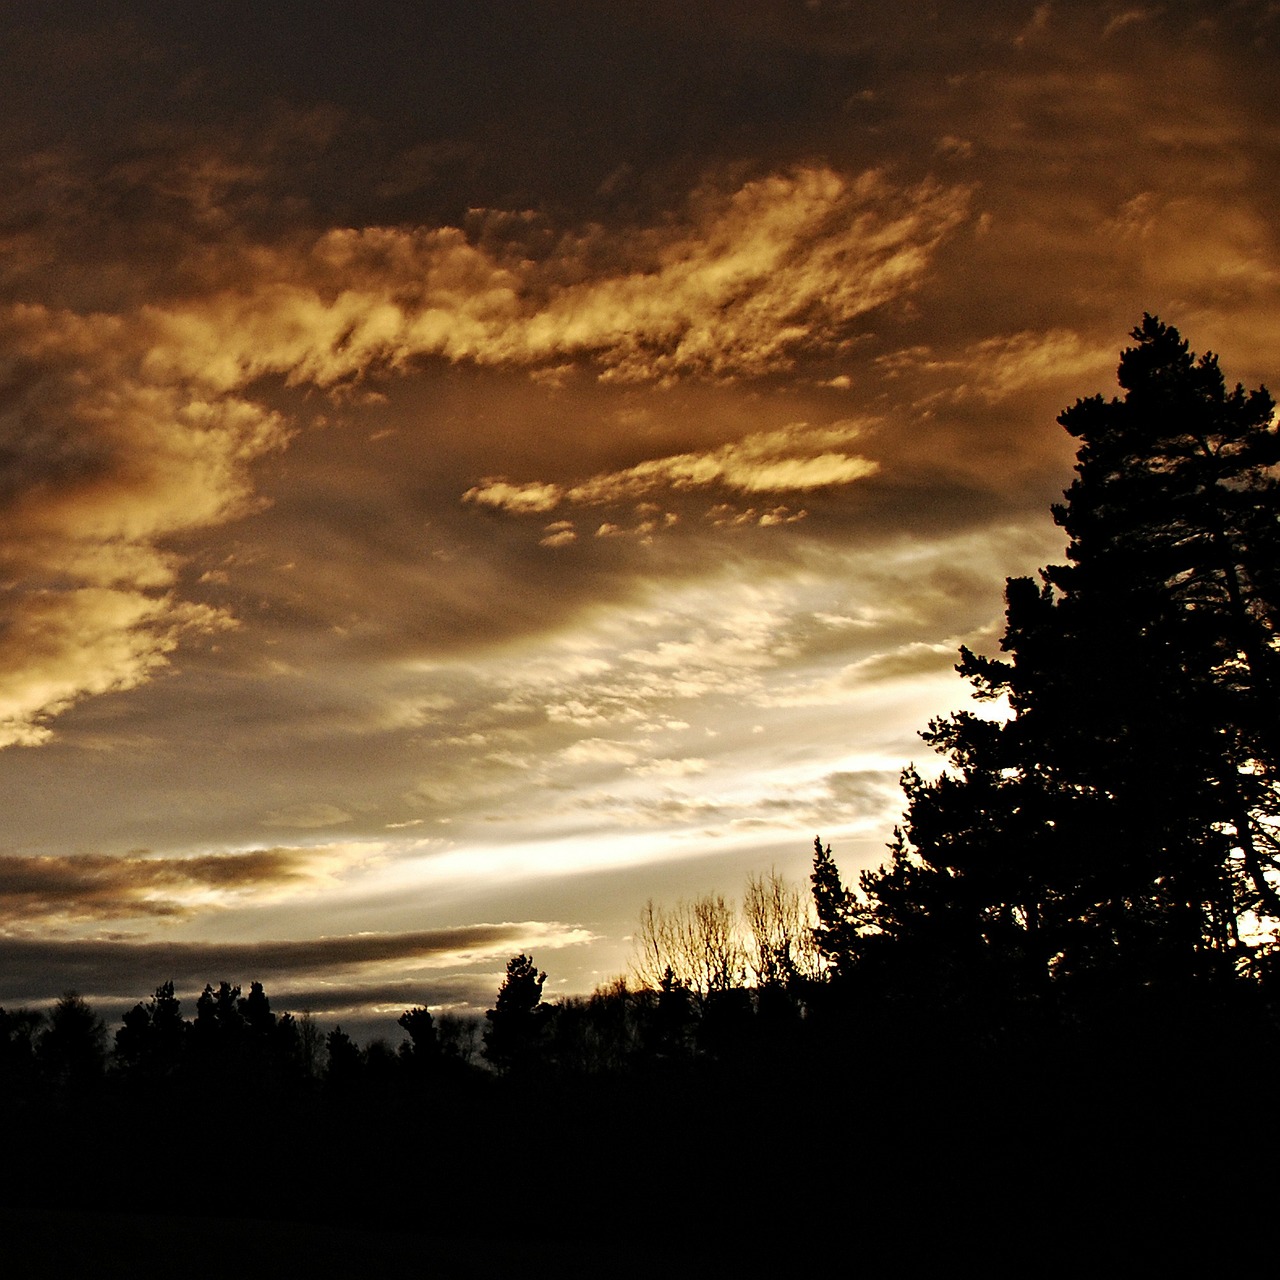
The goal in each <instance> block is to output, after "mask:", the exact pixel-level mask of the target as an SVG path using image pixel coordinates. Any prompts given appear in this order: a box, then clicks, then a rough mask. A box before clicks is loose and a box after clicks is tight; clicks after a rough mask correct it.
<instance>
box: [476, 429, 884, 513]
mask: <svg viewBox="0 0 1280 1280" xmlns="http://www.w3.org/2000/svg"><path fill="white" fill-rule="evenodd" d="M863 430H864V427H863V426H862V425H861V424H858V423H852V422H844V423H836V424H833V425H831V426H826V427H811V426H810V425H809V424H808V423H803V422H801V423H795V424H794V425H792V426H789V427H786V428H783V429H781V430H776V431H762V432H757V433H754V434H752V435H748V436H745V437H743V439H741V440H737V441H731V442H729V443H728V444H724V445H720V446H718V447H717V448H714V449H709V450H706V451H704V452H701V453H679V454H670V455H668V456H666V457H662V458H653V459H650V460H648V461H645V462H639V463H637V464H636V465H635V466H633V467H627V468H625V469H623V470H621V471H611V472H603V473H601V474H599V475H594V476H591V477H589V478H588V479H586V480H583V481H580V482H579V483H577V484H572V485H558V484H551V483H547V482H544V481H540V480H539V481H532V482H528V483H524V484H515V483H512V482H511V481H509V480H507V479H506V478H505V477H495V478H491V479H488V480H483V481H481V482H480V484H478V485H475V486H473V487H472V488H470V489H468V490H467V491H466V493H464V494H463V495H462V498H463V501H464V502H470V503H475V504H476V505H477V506H482V507H489V508H492V509H494V510H500V511H505V512H507V513H509V514H512V515H526V514H545V513H547V512H549V511H554V510H555V509H556V508H557V507H559V506H561V505H570V506H607V505H610V504H612V503H622V502H635V501H637V500H641V499H648V498H651V497H654V496H663V495H668V494H671V493H679V492H681V491H688V490H696V489H709V488H712V487H716V488H721V489H727V490H729V491H732V492H737V493H748V494H763V493H769V494H780V493H806V492H809V491H811V490H814V489H823V488H828V487H831V486H835V485H845V484H852V483H853V482H854V481H857V480H862V479H865V478H866V477H867V476H871V475H874V474H875V473H876V472H877V471H878V470H879V466H878V464H877V463H876V462H874V461H872V460H871V459H868V458H864V457H861V456H860V455H858V454H855V453H849V452H846V446H848V445H849V444H850V443H852V442H853V441H854V440H856V439H857V438H858V436H860V435H861V434H862V433H863ZM775 510H776V509H775ZM781 510H782V511H785V508H783V509H781ZM781 518H782V517H781V515H777V516H775V519H773V520H762V521H761V523H765V524H768V523H776V522H777V521H778V520H780V519H781ZM647 531H651V529H650V530H647ZM607 532H608V533H617V532H620V530H618V529H616V528H615V527H613V526H610V527H609V529H608V531H607Z"/></svg>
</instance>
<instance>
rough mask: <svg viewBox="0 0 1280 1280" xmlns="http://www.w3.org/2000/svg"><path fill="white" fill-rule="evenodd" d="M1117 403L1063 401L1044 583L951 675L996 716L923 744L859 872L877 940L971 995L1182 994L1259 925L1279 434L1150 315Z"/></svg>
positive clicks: (1259, 400)
mask: <svg viewBox="0 0 1280 1280" xmlns="http://www.w3.org/2000/svg"><path fill="white" fill-rule="evenodd" d="M1132 336H1133V338H1134V340H1135V342H1136V344H1137V345H1136V346H1134V347H1131V348H1129V349H1128V350H1126V351H1125V352H1124V353H1123V355H1122V357H1121V361H1120V369H1119V381H1120V385H1121V387H1122V389H1123V390H1124V392H1125V395H1124V398H1123V399H1119V400H1116V399H1113V400H1110V401H1104V400H1103V399H1102V398H1101V397H1094V398H1091V399H1088V400H1081V401H1078V402H1077V403H1076V404H1075V405H1074V406H1073V407H1072V408H1070V409H1068V410H1067V411H1066V412H1065V413H1063V414H1062V416H1061V417H1060V419H1059V421H1060V422H1061V424H1062V425H1063V426H1064V427H1066V429H1067V430H1068V431H1069V432H1070V433H1071V434H1072V435H1073V436H1075V437H1076V438H1077V439H1078V440H1079V441H1080V442H1081V444H1080V449H1079V453H1078V455H1077V465H1076V472H1077V475H1076V479H1075V482H1074V483H1073V484H1072V485H1071V487H1070V488H1069V489H1068V490H1067V491H1066V494H1065V498H1066V501H1065V503H1064V504H1062V505H1061V506H1058V507H1055V508H1054V518H1055V520H1056V521H1057V523H1058V524H1059V525H1060V526H1061V527H1062V528H1063V529H1064V530H1065V531H1066V532H1067V534H1068V536H1069V538H1070V543H1069V546H1068V549H1067V556H1068V560H1069V563H1068V564H1066V565H1057V566H1052V567H1050V568H1048V569H1046V570H1044V571H1043V574H1042V578H1043V581H1042V582H1041V583H1040V584H1037V583H1035V582H1032V581H1030V580H1027V579H1012V580H1010V581H1009V583H1008V584H1007V592H1006V600H1007V611H1006V628H1005V634H1004V638H1003V640H1002V642H1001V647H1002V649H1003V650H1004V652H1005V654H1006V655H1007V656H1006V657H1005V658H1003V659H991V658H983V657H979V656H977V655H975V654H973V653H970V652H969V651H968V650H962V652H961V662H960V664H959V666H958V668H957V669H958V670H959V671H960V672H961V674H963V675H965V676H966V677H968V678H969V679H970V680H971V681H972V683H973V684H974V686H975V689H976V691H977V695H978V697H979V698H987V699H996V698H1000V697H1002V696H1003V697H1006V698H1007V700H1008V704H1009V707H1010V709H1011V712H1012V714H1011V716H1010V718H1009V719H1007V720H1005V721H999V720H991V719H987V718H983V717H981V716H978V715H975V714H974V713H972V712H961V713H958V714H956V715H953V716H951V717H948V718H946V719H944V720H938V721H935V722H933V724H931V725H930V728H929V731H928V732H927V733H926V734H925V735H924V737H925V740H926V741H927V742H929V743H930V745H932V746H933V747H935V748H936V749H937V750H939V751H940V752H942V753H943V754H944V755H946V757H947V758H948V760H949V762H950V765H951V771H950V772H948V773H944V775H943V776H942V777H940V778H939V779H937V780H936V781H929V782H926V781H924V780H923V779H922V778H921V777H920V776H919V775H918V774H916V773H914V772H912V771H908V773H907V774H906V775H905V776H904V786H905V789H906V793H907V801H908V808H907V814H906V818H905V822H904V831H903V832H902V833H901V834H900V835H899V837H898V839H897V840H896V841H895V845H894V846H893V860H892V862H891V864H890V865H889V866H887V867H883V868H881V869H880V871H878V872H876V873H873V874H871V875H869V876H866V877H865V878H864V881H863V887H864V889H865V890H866V891H867V893H868V895H869V897H870V906H869V909H868V910H869V921H870V923H871V925H872V926H873V930H874V932H875V933H877V934H879V935H880V936H881V937H887V938H890V939H896V940H898V941H900V942H901V943H902V944H904V946H909V947H911V948H914V949H915V951H916V952H920V953H924V954H928V955H930V956H932V957H933V959H934V961H935V962H943V963H944V966H949V967H950V970H951V971H953V972H956V973H958V974H962V975H966V976H964V977H963V978H962V980H963V981H968V982H972V981H973V980H974V979H975V977H976V976H978V975H982V976H983V977H984V978H985V977H988V976H990V975H991V974H998V975H999V981H1000V982H1001V983H1002V984H1004V986H1005V988H1006V989H1007V990H1010V991H1013V992H1015V993H1028V992H1037V991H1042V990H1044V989H1045V987H1046V984H1048V983H1050V982H1054V981H1057V982H1062V981H1070V982H1076V983H1079V982H1089V981H1093V982H1097V981H1098V980H1104V981H1106V982H1107V983H1115V982H1117V981H1119V982H1127V983H1131V984H1134V985H1137V986H1140V987H1145V986H1150V985H1152V984H1153V983H1165V984H1168V983H1177V984H1183V985H1185V984H1186V983H1188V982H1191V983H1195V982H1203V981H1206V980H1211V979H1222V978H1225V977H1230V976H1231V975H1233V974H1235V973H1237V972H1239V971H1241V970H1242V969H1245V968H1247V967H1248V964H1249V962H1250V960H1251V958H1252V957H1253V955H1254V953H1255V948H1254V947H1252V946H1251V945H1250V933H1251V932H1252V933H1253V934H1254V935H1256V934H1257V933H1258V932H1259V930H1260V929H1264V931H1265V929H1267V928H1273V927H1274V924H1275V922H1276V919H1277V918H1278V917H1280V898H1278V897H1277V893H1276V889H1275V886H1274V883H1273V881H1272V879H1271V878H1270V877H1272V876H1274V875H1275V873H1276V871H1277V866H1278V863H1277V857H1276V855H1277V853H1278V852H1280V844H1278V843H1277V819H1278V817H1280V800H1278V795H1277V783H1278V781H1280V741H1278V734H1280V704H1278V702H1277V690H1278V689H1280V680H1278V677H1277V669H1276V668H1277V660H1278V657H1277V655H1278V653H1280V648H1278V644H1277V636H1278V633H1280V480H1277V478H1276V476H1275V474H1274V467H1275V464H1276V463H1277V461H1278V460H1280V435H1278V433H1277V429H1276V425H1275V424H1274V422H1273V421H1272V416H1273V408H1274V406H1273V402H1272V400H1271V398H1270V396H1269V395H1268V394H1267V392H1266V391H1265V390H1258V391H1253V392H1245V391H1244V390H1243V389H1242V388H1241V387H1239V386H1237V387H1236V388H1235V389H1234V390H1231V391H1228V390H1227V388H1226V386H1225V383H1224V381H1223V378H1222V375H1221V373H1220V371H1219V369H1218V364H1217V360H1216V358H1215V357H1213V356H1211V355H1206V356H1204V357H1201V358H1199V359H1197V358H1196V357H1195V356H1193V355H1192V354H1191V353H1190V352H1189V351H1188V348H1187V344H1186V343H1185V342H1184V341H1183V340H1182V339H1181V337H1180V336H1179V334H1178V333H1177V331H1176V330H1175V329H1172V328H1169V327H1168V326H1165V325H1163V324H1161V323H1160V322H1159V321H1158V320H1156V319H1154V318H1153V317H1151V316H1147V317H1144V320H1143V323H1142V325H1141V326H1139V327H1138V328H1137V329H1135V330H1134V331H1133V334H1132Z"/></svg>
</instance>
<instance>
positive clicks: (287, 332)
mask: <svg viewBox="0 0 1280 1280" xmlns="http://www.w3.org/2000/svg"><path fill="white" fill-rule="evenodd" d="M1278 51H1280V9H1277V6H1275V5H1274V4H1270V3H1263V2H1257V3H1253V2H1250V0H1241V2H1239V3H1223V2H1221V0H1218V2H1216V3H1195V2H1194V0H1188V2H1186V3H1178V2H1173V0H1171V2H1169V3H1165V4H1148V5H1137V6H1131V5H1126V4H1123V3H1118V4H1106V3H1104V4H1093V3H1079V4H1067V3H1061V2H1060V3H1043V4H1035V3H1014V2H1013V0H1007V2H1004V3H1001V2H998V0H997V2H995V3H993V2H991V0H984V2H983V3H981V4H979V3H967V2H964V0H961V2H957V3H950V4H938V5H925V4H921V5H902V4H900V3H888V2H887V0H863V2H861V3H853V2H852V0H850V2H837V0H733V2H732V3H728V2H724V3H719V2H713V0H703V2H701V3H698V2H696V0H680V2H679V3H675V2H671V3H667V2H665V0H652V2H645V0H611V2H608V3H605V2H602V0H592V2H590V3H588V2H586V0H544V2H534V0H527V2H522V0H505V2H503V3H491V2H489V0H467V2H466V3H461V2H455V0H437V2H434V3H410V2H409V0H362V2H361V3H359V4H352V3H337V2H335V3H333V4H330V5H325V6H317V5H314V4H303V3H287V2H282V3H273V4H271V5H253V4H249V3H228V2H225V0H223V2H212V3H202V4H199V5H194V4H192V5H174V4H172V3H163V4H162V3H147V4H144V3H124V4H119V5H98V4H90V3H85V2H77V0H70V2H68V3H64V4H59V5H56V6H54V5H47V4H35V3H31V4H23V3H15V4H9V5H6V6H5V7H4V12H3V15H0V166H2V167H3V171H4V172H3V182H0V389H2V390H0V592H2V593H3V596H2V603H0V610H2V612H0V812H3V814H4V818H5V821H4V825H3V830H2V831H0V1004H3V1005H6V1006H9V1007H12V1006H15V1005H22V1004H27V1005H34V1006H40V1005H44V1004H47V1003H48V1002H50V1001H52V1000H53V999H55V998H56V997H57V996H58V995H59V994H60V993H61V992H63V991H65V990H67V989H75V990H77V991H79V992H80V993H81V994H83V995H84V996H85V997H86V998H88V999H89V1000H90V1002H91V1003H93V1004H94V1005H95V1007H96V1008H98V1009H99V1011H100V1012H101V1013H102V1014H103V1015H104V1016H105V1017H106V1018H107V1019H108V1021H109V1022H110V1021H114V1020H115V1019H117V1018H118V1016H119V1014H120V1013H121V1012H122V1011H123V1010H124V1009H125V1008H128V1007H129V1006H130V1005H132V1004H133V1003H134V1002H135V1001H138V1000H142V999H145V998H146V997H148V996H149V995H150V994H151V992H152V991H153V990H154V988H155V987H156V986H158V985H159V984H161V983H162V982H164V981H166V980H169V979H172V980H173V981H174V982H175V984H176V986H177V989H178V992H179V994H180V995H183V996H184V997H185V998H186V1000H187V1001H190V1000H191V999H192V998H193V997H194V996H195V994H196V993H198V991H199V990H200V989H201V988H202V987H203V986H204V984H205V983H206V982H212V983H214V984H215V985H216V984H217V983H218V982H219V981H221V980H228V981H231V982H233V983H239V984H242V985H243V986H244V987H245V988H246V989H247V987H248V984H249V982H251V981H261V982H263V984H264V986H265V988H266V990H267V993H268V995H269V996H270V997H271V999H272V1003H273V1007H275V1008H276V1009H277V1010H284V1009H292V1010H294V1011H295V1012H300V1011H302V1010H304V1009H307V1010H311V1011H312V1012H313V1013H314V1014H315V1015H316V1016H317V1017H318V1018H321V1019H323V1020H325V1021H328V1022H341V1023H342V1024H343V1025H344V1026H350V1027H353V1028H363V1029H364V1030H365V1031H366V1032H368V1033H370V1034H372V1033H373V1032H374V1031H377V1030H379V1029H381V1030H385V1032H386V1033H387V1034H389V1035H392V1036H393V1038H394V1036H395V1034H396V1033H395V1028H394V1019H395V1017H396V1016H398V1014H399V1013H400V1012H401V1011H402V1010H403V1009H405V1008H408V1007H411V1006H413V1005H418V1004H426V1005H428V1006H429V1007H431V1008H433V1009H435V1010H437V1011H448V1010H467V1009H473V1010H476V1009H483V1008H485V1007H486V1005H487V1004H490V1003H491V1002H492V996H493V993H494V992H495V991H496V989H497V986H498V983H499V981H500V979H501V975H502V972H503V968H504V965H505V961H506V959H507V958H508V957H509V956H511V955H514V954H516V953H518V952H526V953H529V954H531V955H532V956H533V957H534V959H535V961H536V962H537V964H538V965H539V967H540V968H543V969H545V970H546V971H547V973H548V975H549V977H548V980H547V986H546V994H547V995H548V996H563V995H571V994H581V993H585V992H589V991H591V990H592V989H593V988H594V987H595V986H596V985H598V984H600V983H603V982H606V981H608V980H609V979H610V978H612V977H613V976H615V975H617V974H622V973H624V972H626V970H627V966H628V962H629V958H630V956H631V941H630V938H631V934H632V933H633V932H634V930H635V928H636V925H637V922H638V918H639V913H640V910H641V908H642V907H643V905H644V903H645V902H646V901H647V900H650V899H652V900H654V901H655V902H656V903H658V904H666V905H668V906H671V905H674V904H675V903H676V902H678V901H680V900H688V899H691V898H692V897H694V896H696V895H699V894H704V893H709V892H719V893H723V894H725V896H726V897H729V898H737V897H740V895H741V893H742V891H743V888H744V886H745V883H746V881H747V878H748V877H749V876H752V875H762V874H764V873H767V872H768V871H769V870H771V869H776V870H778V871H779V872H781V873H782V874H784V875H786V876H788V877H789V878H791V879H792V880H793V881H795V882H796V883H797V884H803V883H804V882H805V878H806V877H807V874H808V870H809V863H810V858H811V854H812V845H813V839H814V837H815V835H819V834H820V835H821V836H822V838H823V839H824V841H826V840H829V841H830V842H831V843H832V846H833V849H834V851H835V854H836V858H837V861H838V862H839V864H840V866H841V868H842V870H843V872H844V874H845V877H846V879H847V880H849V881H850V882H852V881H854V880H856V877H857V873H858V871H859V869H861V868H866V867H872V866H876V865H878V864H879V863H880V862H881V861H883V859H884V858H885V856H886V855H885V844H886V842H887V841H888V840H889V838H890V837H891V835H892V830H893V826H894V823H895V821H896V820H898V819H899V818H900V816H901V813H902V808H903V799H902V794H901V791H900V789H899V787H898V776H899V773H900V771H901V769H902V768H903V766H905V765H907V764H908V763H910V762H912V761H914V762H915V763H917V764H918V765H920V766H921V767H922V768H924V769H932V768H936V767H937V762H935V761H933V760H931V758H930V753H929V751H928V749H927V748H926V747H925V746H924V744H922V743H921V742H920V740H919V737H918V734H919V731H920V730H921V729H923V728H924V727H925V726H926V725H927V723H928V721H929V720H930V718H932V717H934V716H938V715H944V714H946V713H947V712H949V711H951V710H954V709H956V708H958V707H960V706H963V705H965V704H966V700H967V688H966V686H965V684H964V682H963V681H961V680H960V678H959V677H958V676H957V675H956V674H955V672H954V670H953V667H954V663H955V661H956V659H957V649H958V648H959V646H960V645H962V644H967V645H969V646H971V647H973V648H975V649H978V650H979V651H983V652H988V653H992V652H995V651H997V649H998V642H999V636H1000V631H1001V627H1002V590H1003V585H1004V580H1005V578H1006V577H1008V576H1017V575H1023V574H1028V573H1033V572H1034V571H1035V570H1036V568H1037V566H1040V565H1044V564H1048V563H1052V562H1054V561H1055V560H1056V559H1060V558H1061V555H1062V547H1063V543H1064V539H1063V537H1062V535H1061V532H1060V531H1059V530H1058V529H1056V528H1055V527H1054V525H1053V522H1052V519H1051V517H1050V514H1049V506H1050V504H1051V503H1052V502H1053V501H1055V500H1057V499H1058V498H1059V497H1060V496H1061V491H1062V489H1063V488H1064V487H1065V486H1066V484H1067V483H1069V481H1070V477H1071V463H1072V456H1073V449H1072V442H1071V440H1070V439H1069V438H1068V437H1067V435H1066V433H1065V432H1064V431H1063V430H1062V429H1061V427H1059V426H1058V425H1057V424H1056V422H1055V419H1056V417H1057V415H1058V413H1060V412H1061V411H1062V410H1063V409H1064V408H1066V407H1067V406H1069V405H1070V404H1072V403H1073V402H1074V401H1075V400H1076V398H1077V397H1083V396H1088V395H1093V394H1099V393H1100V394H1104V395H1108V396H1110V395H1113V394H1115V393H1116V385H1115V366H1116V361H1117V358H1118V355H1119V352H1120V350H1121V348H1122V347H1123V346H1124V345H1125V344H1126V341H1127V335H1128V331H1129V330H1130V329H1131V328H1132V327H1133V326H1134V325H1135V324H1136V323H1138V322H1139V321H1140V319H1141V317H1142V315H1143V313H1144V312H1151V313H1154V314H1156V315H1158V316H1159V317H1160V318H1161V319H1162V320H1164V321H1165V322H1166V323H1170V324H1174V325H1176V326H1177V327H1178V328H1179V329H1180V330H1181V332H1182V333H1183V336H1184V337H1186V338H1187V339H1188V340H1189V341H1190V343H1191V345H1192V348H1193V349H1194V350H1197V351H1204V350H1212V351H1214V352H1216V353H1218V354H1219V356H1220V358H1221V361H1222V367H1223V369H1224V371H1225V373H1226V375H1227V378H1228V381H1229V382H1232V383H1234V382H1236V381H1240V382H1243V383H1244V384H1245V385H1246V386H1250V387H1253V386H1257V385H1259V384H1261V383H1266V382H1267V381H1268V380H1270V382H1271V384H1272V385H1273V386H1274V385H1275V383H1276V381H1277V377H1276V370H1277V368H1278V367H1280V306H1278V305H1277V304H1278V302H1280V248H1278V246H1277V227H1276V220H1275V208H1276V204H1277V196H1278V195H1280V113H1278V112H1277V109H1276V105H1275V95H1274V67H1275V59H1276V55H1277V52H1278ZM186 1008H187V1012H188V1013H191V1012H192V1011H193V1009H192V1006H191V1004H190V1003H188V1004H187V1006H186Z"/></svg>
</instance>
